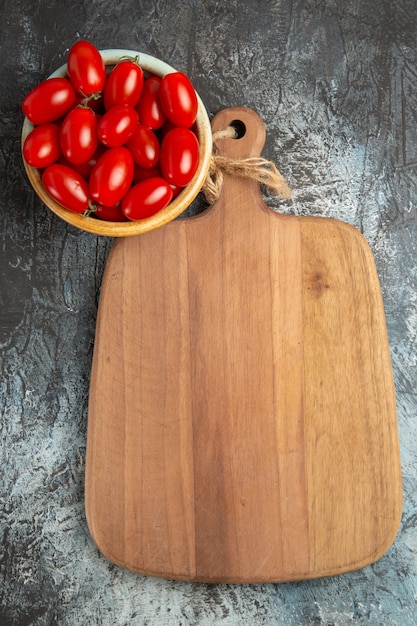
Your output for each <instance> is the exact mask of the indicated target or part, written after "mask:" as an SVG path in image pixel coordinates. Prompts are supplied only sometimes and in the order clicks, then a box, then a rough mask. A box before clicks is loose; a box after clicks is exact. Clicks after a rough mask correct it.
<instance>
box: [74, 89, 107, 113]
mask: <svg viewBox="0 0 417 626" xmlns="http://www.w3.org/2000/svg"><path fill="white" fill-rule="evenodd" d="M78 105H81V106H84V107H89V108H90V109H93V111H94V112H95V113H104V98H103V96H102V95H101V94H92V96H82V95H80V94H77V100H76V102H75V106H78Z"/></svg>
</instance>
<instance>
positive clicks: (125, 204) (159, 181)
mask: <svg viewBox="0 0 417 626" xmlns="http://www.w3.org/2000/svg"><path fill="white" fill-rule="evenodd" d="M171 198H172V189H171V187H170V186H169V185H168V183H167V182H166V181H165V180H164V179H163V178H148V179H147V180H143V181H142V182H141V183H138V184H137V185H135V186H134V187H132V188H131V189H130V190H129V191H128V192H127V194H126V196H125V197H124V198H123V200H122V211H123V213H124V215H125V216H126V217H127V218H129V219H130V220H143V219H145V218H147V217H151V215H155V213H158V211H162V209H164V208H165V207H166V206H168V204H169V203H170V202H171Z"/></svg>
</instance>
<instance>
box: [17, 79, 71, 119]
mask: <svg viewBox="0 0 417 626" xmlns="http://www.w3.org/2000/svg"><path fill="white" fill-rule="evenodd" d="M75 100H76V95H75V91H74V88H73V86H72V85H71V83H70V82H69V80H67V79H66V78H48V79H47V80H44V81H43V82H41V83H39V85H37V86H36V87H35V88H34V89H32V91H31V92H29V93H28V94H27V96H26V97H25V98H24V100H23V103H22V111H23V113H24V115H26V117H27V118H28V120H29V121H31V122H32V124H35V125H38V124H48V123H49V122H55V121H56V120H58V119H59V118H60V117H63V116H64V115H66V114H67V113H68V111H69V110H70V109H71V108H72V107H73V106H74V104H75Z"/></svg>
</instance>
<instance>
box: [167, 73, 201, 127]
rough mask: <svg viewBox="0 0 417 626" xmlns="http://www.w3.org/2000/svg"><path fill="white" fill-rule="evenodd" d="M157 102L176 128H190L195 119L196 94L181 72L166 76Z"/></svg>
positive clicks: (188, 80) (186, 77)
mask: <svg viewBox="0 0 417 626" xmlns="http://www.w3.org/2000/svg"><path fill="white" fill-rule="evenodd" d="M159 100H160V102H161V106H162V109H163V111H164V113H165V115H166V116H167V118H168V119H169V120H171V122H173V123H174V124H175V125H176V126H184V127H185V128H190V127H191V126H192V125H193V124H194V122H195V119H196V117H197V109H198V102H197V94H196V92H195V90H194V87H193V86H192V84H191V81H190V79H189V78H188V76H186V75H185V74H183V73H182V72H173V73H172V74H166V75H165V76H164V77H163V78H162V81H161V88H160V90H159Z"/></svg>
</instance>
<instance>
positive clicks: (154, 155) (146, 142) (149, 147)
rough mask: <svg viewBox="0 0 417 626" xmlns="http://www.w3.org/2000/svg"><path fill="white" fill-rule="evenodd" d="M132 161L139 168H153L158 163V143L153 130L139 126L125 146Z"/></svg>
mask: <svg viewBox="0 0 417 626" xmlns="http://www.w3.org/2000/svg"><path fill="white" fill-rule="evenodd" d="M126 148H127V149H128V150H130V152H131V153H132V156H133V160H134V161H135V163H136V164H137V165H139V166H140V167H155V165H156V164H157V163H158V161H159V152H160V148H159V141H158V137H157V136H156V135H155V133H154V132H153V130H151V129H150V128H148V127H147V126H144V125H143V124H139V125H138V126H137V127H136V130H135V133H134V134H133V135H132V137H131V138H130V139H129V141H128V142H127V144H126Z"/></svg>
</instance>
